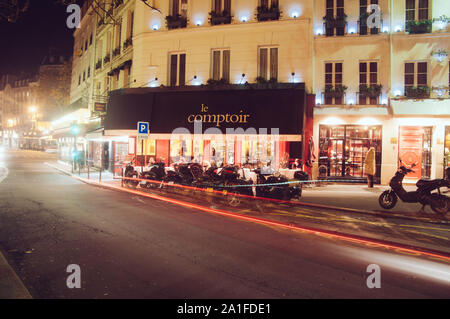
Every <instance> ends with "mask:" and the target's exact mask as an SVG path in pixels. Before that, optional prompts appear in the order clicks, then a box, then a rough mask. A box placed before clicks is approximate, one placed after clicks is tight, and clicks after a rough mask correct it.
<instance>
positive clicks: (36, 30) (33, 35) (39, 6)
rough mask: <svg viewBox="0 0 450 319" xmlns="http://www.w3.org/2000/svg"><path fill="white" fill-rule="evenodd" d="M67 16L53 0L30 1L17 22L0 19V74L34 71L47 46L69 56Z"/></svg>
mask: <svg viewBox="0 0 450 319" xmlns="http://www.w3.org/2000/svg"><path fill="white" fill-rule="evenodd" d="M68 15H69V14H68V13H66V6H64V5H62V4H58V3H57V0H31V1H30V7H29V8H28V10H27V11H26V12H24V13H22V15H21V16H20V17H19V20H18V21H17V22H15V23H10V22H6V21H3V20H2V21H0V41H1V43H2V45H1V46H0V74H7V73H17V72H20V71H25V72H35V71H37V68H38V67H39V64H40V63H41V62H42V60H43V58H44V56H45V55H46V54H47V53H48V50H49V48H50V47H55V48H58V49H60V50H61V52H62V53H63V54H65V55H67V56H70V55H71V54H72V46H73V31H74V30H73V29H69V28H67V26H66V19H67V17H68Z"/></svg>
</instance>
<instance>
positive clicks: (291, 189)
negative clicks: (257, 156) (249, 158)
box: [253, 168, 304, 200]
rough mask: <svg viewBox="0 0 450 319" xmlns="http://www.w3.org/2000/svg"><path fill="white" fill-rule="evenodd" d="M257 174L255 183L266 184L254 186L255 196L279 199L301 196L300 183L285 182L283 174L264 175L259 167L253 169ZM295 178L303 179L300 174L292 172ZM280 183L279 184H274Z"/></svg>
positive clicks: (286, 180)
mask: <svg viewBox="0 0 450 319" xmlns="http://www.w3.org/2000/svg"><path fill="white" fill-rule="evenodd" d="M253 171H254V172H255V173H256V175H257V184H258V185H260V184H268V185H267V186H258V187H256V196H257V197H266V198H273V199H279V200H291V199H298V198H300V197H301V196H302V185H301V184H300V183H299V184H291V185H289V184H287V182H288V181H289V180H288V179H287V178H286V177H285V176H283V175H266V174H263V172H262V170H261V169H260V168H258V169H255V170H253ZM294 178H295V179H296V180H303V179H304V176H303V175H302V174H294ZM283 183H284V184H283ZM274 184H275V185H274ZM276 184H280V185H276Z"/></svg>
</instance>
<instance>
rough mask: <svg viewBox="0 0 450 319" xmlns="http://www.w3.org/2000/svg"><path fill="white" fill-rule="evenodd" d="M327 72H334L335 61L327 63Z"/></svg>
mask: <svg viewBox="0 0 450 319" xmlns="http://www.w3.org/2000/svg"><path fill="white" fill-rule="evenodd" d="M325 72H326V73H332V72H333V63H325Z"/></svg>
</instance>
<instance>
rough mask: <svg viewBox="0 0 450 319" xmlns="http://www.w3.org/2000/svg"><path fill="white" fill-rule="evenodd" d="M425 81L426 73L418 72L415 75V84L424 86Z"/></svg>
mask: <svg viewBox="0 0 450 319" xmlns="http://www.w3.org/2000/svg"><path fill="white" fill-rule="evenodd" d="M427 84H428V83H427V74H426V73H425V74H423V73H421V74H418V75H417V86H426V85H427Z"/></svg>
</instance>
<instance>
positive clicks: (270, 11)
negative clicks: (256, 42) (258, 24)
mask: <svg viewBox="0 0 450 319" xmlns="http://www.w3.org/2000/svg"><path fill="white" fill-rule="evenodd" d="M256 10H257V14H256V18H257V19H258V21H270V20H278V19H280V15H281V11H280V8H279V7H278V6H271V7H270V8H269V7H266V6H259V7H258V8H256Z"/></svg>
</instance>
